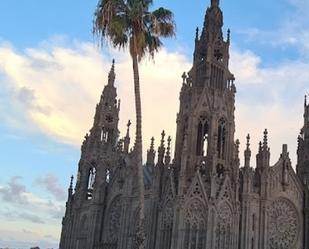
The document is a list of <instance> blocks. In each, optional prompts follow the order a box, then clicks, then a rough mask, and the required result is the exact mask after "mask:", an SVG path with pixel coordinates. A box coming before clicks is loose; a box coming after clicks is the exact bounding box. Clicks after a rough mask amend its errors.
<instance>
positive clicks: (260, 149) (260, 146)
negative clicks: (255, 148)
mask: <svg viewBox="0 0 309 249" xmlns="http://www.w3.org/2000/svg"><path fill="white" fill-rule="evenodd" d="M261 151H262V142H261V141H260V142H259V152H261Z"/></svg>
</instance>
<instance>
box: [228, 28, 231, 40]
mask: <svg viewBox="0 0 309 249" xmlns="http://www.w3.org/2000/svg"><path fill="white" fill-rule="evenodd" d="M230 39H231V30H230V29H228V30H227V41H228V42H230Z"/></svg>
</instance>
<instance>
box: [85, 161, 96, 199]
mask: <svg viewBox="0 0 309 249" xmlns="http://www.w3.org/2000/svg"><path fill="white" fill-rule="evenodd" d="M96 174H97V171H96V168H95V167H94V166H92V167H91V168H90V169H89V174H88V183H87V186H88V188H87V189H88V193H87V199H88V200H90V199H92V194H93V187H94V183H95V180H96Z"/></svg>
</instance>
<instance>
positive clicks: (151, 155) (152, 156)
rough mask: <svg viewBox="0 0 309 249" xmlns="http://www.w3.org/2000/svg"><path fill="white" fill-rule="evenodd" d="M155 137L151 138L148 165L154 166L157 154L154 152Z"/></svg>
mask: <svg viewBox="0 0 309 249" xmlns="http://www.w3.org/2000/svg"><path fill="white" fill-rule="evenodd" d="M154 140H155V139H154V137H152V138H151V142H150V148H149V150H148V151H147V165H152V166H154V161H155V155H156V152H155V150H154Z"/></svg>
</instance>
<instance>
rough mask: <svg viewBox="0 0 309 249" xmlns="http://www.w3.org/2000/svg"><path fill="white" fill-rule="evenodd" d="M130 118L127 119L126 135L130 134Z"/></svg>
mask: <svg viewBox="0 0 309 249" xmlns="http://www.w3.org/2000/svg"><path fill="white" fill-rule="evenodd" d="M131 124H132V123H131V120H129V121H128V123H127V137H129V136H130V126H131Z"/></svg>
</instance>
